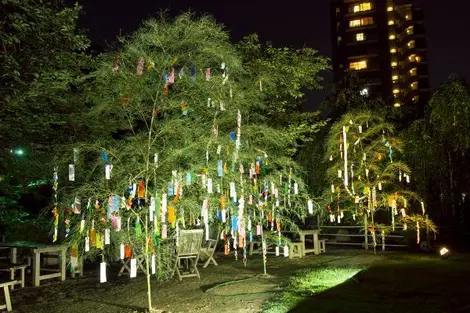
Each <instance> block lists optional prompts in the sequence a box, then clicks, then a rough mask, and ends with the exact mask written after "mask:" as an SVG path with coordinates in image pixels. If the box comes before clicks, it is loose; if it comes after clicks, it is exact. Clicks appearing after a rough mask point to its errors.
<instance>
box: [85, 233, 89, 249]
mask: <svg viewBox="0 0 470 313" xmlns="http://www.w3.org/2000/svg"><path fill="white" fill-rule="evenodd" d="M88 251H90V237H88V236H86V237H85V252H88Z"/></svg>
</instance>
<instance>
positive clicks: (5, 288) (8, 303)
mask: <svg viewBox="0 0 470 313" xmlns="http://www.w3.org/2000/svg"><path fill="white" fill-rule="evenodd" d="M14 284H15V281H9V282H5V283H0V288H3V295H4V297H5V304H0V310H3V309H7V311H8V312H10V311H11V310H12V308H11V299H10V286H11V287H13V285H14Z"/></svg>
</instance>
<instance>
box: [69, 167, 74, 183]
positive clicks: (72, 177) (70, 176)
mask: <svg viewBox="0 0 470 313" xmlns="http://www.w3.org/2000/svg"><path fill="white" fill-rule="evenodd" d="M69 181H75V165H73V164H69Z"/></svg>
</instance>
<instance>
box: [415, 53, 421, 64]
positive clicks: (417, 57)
mask: <svg viewBox="0 0 470 313" xmlns="http://www.w3.org/2000/svg"><path fill="white" fill-rule="evenodd" d="M415 60H416V62H418V63H419V62H421V57H420V56H419V55H417V56H416V57H415Z"/></svg>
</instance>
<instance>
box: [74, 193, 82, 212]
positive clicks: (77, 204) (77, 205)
mask: <svg viewBox="0 0 470 313" xmlns="http://www.w3.org/2000/svg"><path fill="white" fill-rule="evenodd" d="M80 207H81V201H80V198H79V197H75V200H74V202H73V204H72V212H73V213H74V214H80Z"/></svg>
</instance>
